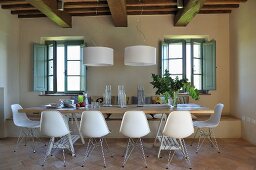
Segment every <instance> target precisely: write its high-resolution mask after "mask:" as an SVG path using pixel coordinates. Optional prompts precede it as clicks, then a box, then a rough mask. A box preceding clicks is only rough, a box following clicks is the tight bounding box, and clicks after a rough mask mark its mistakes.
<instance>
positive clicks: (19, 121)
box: [11, 104, 40, 153]
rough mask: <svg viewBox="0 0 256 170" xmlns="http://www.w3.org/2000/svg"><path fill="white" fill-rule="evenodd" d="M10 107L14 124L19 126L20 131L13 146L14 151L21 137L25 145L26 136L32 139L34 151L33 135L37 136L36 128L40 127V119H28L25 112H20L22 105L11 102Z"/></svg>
mask: <svg viewBox="0 0 256 170" xmlns="http://www.w3.org/2000/svg"><path fill="white" fill-rule="evenodd" d="M11 109H12V114H13V122H14V124H15V126H17V127H19V129H20V132H19V137H18V140H17V144H16V146H15V148H14V152H16V149H17V147H18V144H19V143H20V142H21V141H22V139H24V140H25V146H26V143H27V138H28V137H29V138H32V141H33V145H32V148H33V152H34V153H35V152H36V151H35V142H34V137H38V136H37V130H38V129H39V127H40V121H33V120H30V119H29V118H28V117H27V115H26V113H20V112H19V110H20V109H22V107H21V106H20V105H19V104H12V105H11Z"/></svg>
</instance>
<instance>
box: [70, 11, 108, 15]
mask: <svg viewBox="0 0 256 170" xmlns="http://www.w3.org/2000/svg"><path fill="white" fill-rule="evenodd" d="M70 14H71V15H72V16H101V15H111V12H98V13H97V14H96V13H95V12H91V13H90V12H85V13H70Z"/></svg>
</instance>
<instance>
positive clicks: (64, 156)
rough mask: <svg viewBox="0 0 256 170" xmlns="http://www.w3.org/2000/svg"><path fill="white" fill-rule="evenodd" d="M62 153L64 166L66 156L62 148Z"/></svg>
mask: <svg viewBox="0 0 256 170" xmlns="http://www.w3.org/2000/svg"><path fill="white" fill-rule="evenodd" d="M62 154H63V163H64V167H66V157H65V150H64V149H62Z"/></svg>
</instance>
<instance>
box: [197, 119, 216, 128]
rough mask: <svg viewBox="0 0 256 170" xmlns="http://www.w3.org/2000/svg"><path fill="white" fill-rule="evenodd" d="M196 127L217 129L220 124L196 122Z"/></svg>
mask: <svg viewBox="0 0 256 170" xmlns="http://www.w3.org/2000/svg"><path fill="white" fill-rule="evenodd" d="M193 125H194V127H198V128H204V127H205V128H215V127H217V126H218V124H216V123H213V122H207V121H194V122H193Z"/></svg>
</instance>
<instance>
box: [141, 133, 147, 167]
mask: <svg viewBox="0 0 256 170" xmlns="http://www.w3.org/2000/svg"><path fill="white" fill-rule="evenodd" d="M139 142H140V149H141V153H142V158H143V159H144V162H145V168H147V167H148V165H147V161H146V156H145V152H144V148H143V144H142V140H141V138H139Z"/></svg>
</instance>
